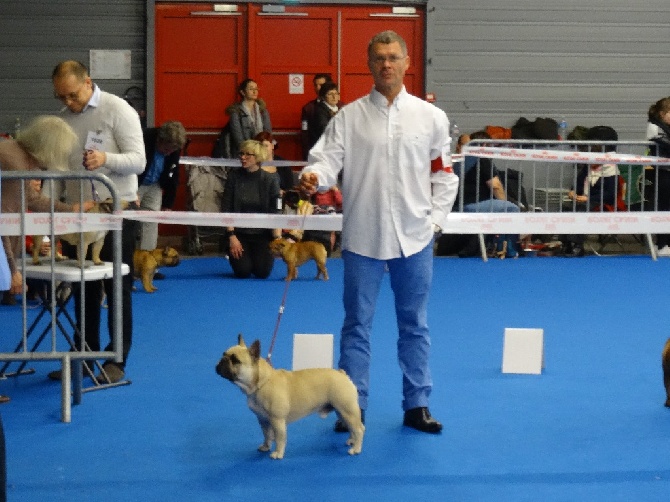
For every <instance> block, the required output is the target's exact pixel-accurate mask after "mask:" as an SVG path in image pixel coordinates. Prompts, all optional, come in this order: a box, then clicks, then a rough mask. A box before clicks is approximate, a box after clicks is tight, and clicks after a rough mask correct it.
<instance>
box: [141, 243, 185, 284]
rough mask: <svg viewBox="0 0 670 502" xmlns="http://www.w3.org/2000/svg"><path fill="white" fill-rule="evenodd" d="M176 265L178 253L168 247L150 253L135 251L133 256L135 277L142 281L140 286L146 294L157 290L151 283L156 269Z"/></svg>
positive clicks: (177, 263)
mask: <svg viewBox="0 0 670 502" xmlns="http://www.w3.org/2000/svg"><path fill="white" fill-rule="evenodd" d="M177 265H179V252H178V251H177V250H176V249H175V248H171V247H170V246H166V247H164V248H156V249H153V250H151V251H147V250H144V249H136V250H135V253H134V254H133V267H134V269H135V277H137V278H138V279H141V280H142V286H143V287H144V291H146V292H147V293H153V292H154V291H157V290H158V288H157V287H156V286H154V285H153V282H152V281H153V278H154V274H155V273H156V269H157V268H158V267H176V266H177Z"/></svg>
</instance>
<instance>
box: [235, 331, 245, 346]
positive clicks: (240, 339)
mask: <svg viewBox="0 0 670 502" xmlns="http://www.w3.org/2000/svg"><path fill="white" fill-rule="evenodd" d="M237 345H240V346H242V347H245V348H246V346H247V344H246V343H244V338H243V337H242V333H240V334H238V335H237Z"/></svg>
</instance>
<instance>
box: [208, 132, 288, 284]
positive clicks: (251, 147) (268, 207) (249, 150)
mask: <svg viewBox="0 0 670 502" xmlns="http://www.w3.org/2000/svg"><path fill="white" fill-rule="evenodd" d="M265 152H266V150H265V148H264V147H263V145H262V144H261V143H260V142H258V141H255V140H252V139H250V140H246V141H244V142H242V144H241V145H240V151H239V157H240V162H241V163H242V168H241V169H235V170H233V171H231V173H230V174H229V175H228V179H227V180H226V187H225V189H224V192H223V198H222V201H221V210H222V211H223V212H224V213H270V214H274V213H278V212H279V211H278V209H277V207H278V200H279V197H280V195H279V177H278V176H277V175H276V173H268V172H266V171H264V170H262V169H261V164H262V163H263V161H264V160H266V158H265V156H266V153H265ZM227 230H228V259H229V260H230V266H231V267H232V269H233V273H234V274H235V277H239V278H241V279H246V278H248V277H251V276H254V277H257V278H259V279H265V278H267V277H268V276H269V275H270V273H271V272H272V267H273V265H274V256H273V255H272V253H271V251H270V246H269V244H270V242H271V241H272V239H273V238H275V237H279V236H280V230H279V229H268V228H235V227H228V229H227Z"/></svg>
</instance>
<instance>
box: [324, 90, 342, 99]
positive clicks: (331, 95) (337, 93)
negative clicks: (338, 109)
mask: <svg viewBox="0 0 670 502" xmlns="http://www.w3.org/2000/svg"><path fill="white" fill-rule="evenodd" d="M339 95H340V93H339V92H337V91H330V92H327V93H326V97H328V98H336V97H338V96H339Z"/></svg>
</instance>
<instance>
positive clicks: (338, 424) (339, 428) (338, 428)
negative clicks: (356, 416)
mask: <svg viewBox="0 0 670 502" xmlns="http://www.w3.org/2000/svg"><path fill="white" fill-rule="evenodd" d="M361 422H362V423H363V425H365V410H361ZM333 430H334V431H335V432H349V428H348V427H347V424H346V423H345V422H344V420H342V418H340V417H338V419H337V420H336V421H335V426H334V427H333Z"/></svg>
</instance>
